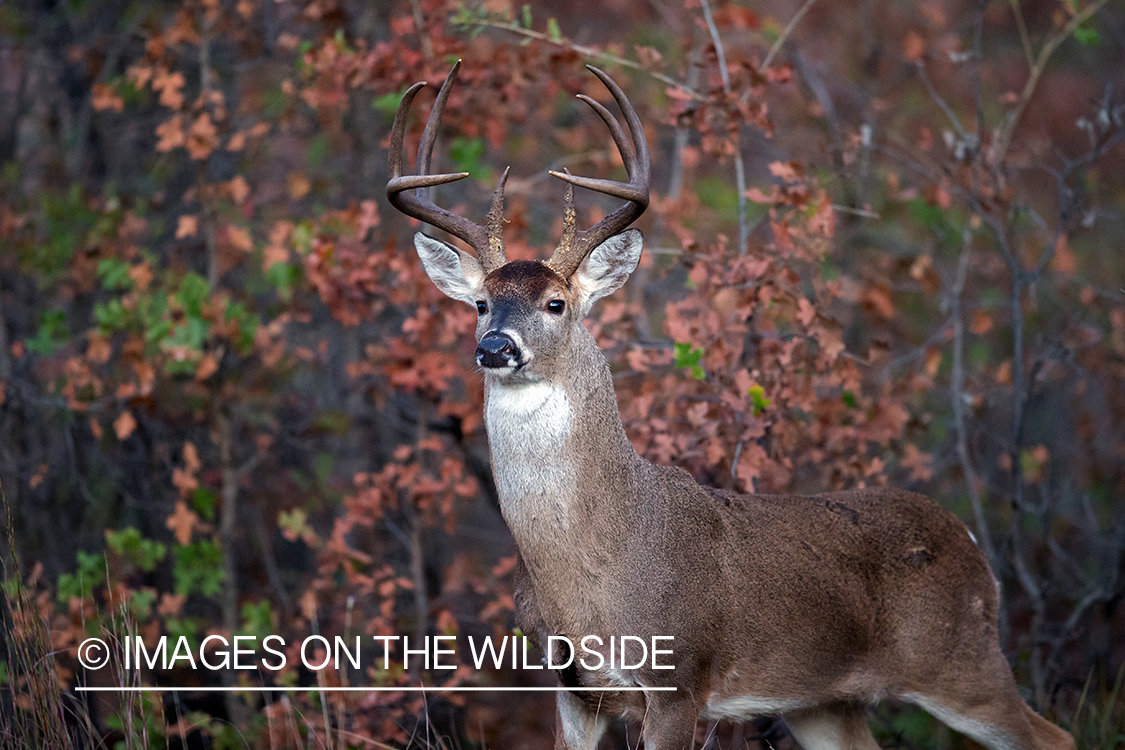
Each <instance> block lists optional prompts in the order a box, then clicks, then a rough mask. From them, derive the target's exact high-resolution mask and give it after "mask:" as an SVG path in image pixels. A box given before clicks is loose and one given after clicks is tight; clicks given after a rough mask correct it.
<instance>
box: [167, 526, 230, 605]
mask: <svg viewBox="0 0 1125 750" xmlns="http://www.w3.org/2000/svg"><path fill="white" fill-rule="evenodd" d="M172 574H173V576H174V577H175V579H176V593H177V594H183V595H185V596H186V595H191V594H195V593H199V594H203V595H204V596H214V595H215V594H217V593H219V589H220V588H221V586H222V583H223V578H224V573H223V553H222V550H220V549H219V547H218V545H217V544H215V542H213V541H211V540H210V539H201V540H200V541H198V542H194V543H192V544H184V545H177V546H176V549H175V564H174V565H173V567H172Z"/></svg>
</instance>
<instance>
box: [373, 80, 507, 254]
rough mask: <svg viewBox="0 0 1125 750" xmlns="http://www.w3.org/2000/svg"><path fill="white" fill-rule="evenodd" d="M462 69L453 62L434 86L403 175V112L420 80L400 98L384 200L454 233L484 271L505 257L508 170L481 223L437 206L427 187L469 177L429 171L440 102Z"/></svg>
mask: <svg viewBox="0 0 1125 750" xmlns="http://www.w3.org/2000/svg"><path fill="white" fill-rule="evenodd" d="M460 68H461V61H460V60H458V61H457V62H456V64H454V66H453V69H452V70H450V71H449V75H447V76H446V77H445V83H443V84H442V85H441V90H440V91H438V95H437V101H435V102H434V107H433V109H432V110H430V117H429V119H428V120H427V121H426V127H425V129H424V130H423V131H422V141H421V143H420V144H419V145H418V160H417V162H416V165H415V172H417V174H414V175H403V173H402V161H403V146H402V141H403V136H404V135H405V134H406V117H407V114H408V113H409V112H410V105H411V103H412V102H413V101H414V97H415V96H416V95H417V94H418V92H419V91H421V90H422V87H423V86H425V85H426V82H425V81H419V82H418V83H416V84H414V85H413V86H411V87H410V88H409V89H407V90H406V94H404V95H403V97H402V101H401V102H400V103H399V105H398V111H397V112H396V113H395V122H394V126H393V127H392V128H391V148H390V156H389V158H388V167H389V171H390V179H389V180H388V181H387V200H388V201H390V203H391V205H392V206H394V207H395V208H397V209H398V210H399V211H402V212H403V213H404V214H406V215H407V216H413V217H414V218H415V219H419V220H421V221H424V222H426V223H427V224H433V225H434V226H435V227H438V228H439V229H444V230H445V231H447V232H449V233H450V234H452V235H453V236H454V237H459V238H460V239H462V240H464V241H465V242H467V243H469V245H470V246H471V247H472V248H473V250H475V251H476V253H477V257H479V258H480V262H481V265H482V266H483V267H484V270H485V273H488V272H489V271H492V270H493V269H496V268H499V267H500V266H502V265H504V264H505V263H506V262H507V257H506V255H505V253H504V238H503V225H504V183H505V182H507V180H508V170H507V169H505V170H504V173H503V174H502V175H500V181H499V182H498V183H497V184H496V191H495V192H494V193H493V194H492V208H491V209H490V210H489V212H488V219H487V223H486V225H485V226H481V225H480V224H477V223H476V222H473V221H470V220H469V219H466V218H465V217H464V216H458V215H457V214H455V213H453V212H452V211H447V210H446V209H444V208H442V207H441V206H438V205H436V204H435V203H434V202H433V200H432V199H431V198H430V188H432V187H434V186H436V185H444V184H445V183H447V182H456V181H457V180H463V179H465V178H466V177H468V176H469V173H468V172H453V173H449V174H430V173H429V172H430V159H431V157H432V155H433V151H434V141H435V140H437V131H438V128H439V127H440V125H441V116H442V113H443V112H444V111H445V103H446V101H448V99H449V92H450V91H451V90H452V88H453V81H454V80H456V78H457V71H458V70H460Z"/></svg>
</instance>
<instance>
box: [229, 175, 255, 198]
mask: <svg viewBox="0 0 1125 750" xmlns="http://www.w3.org/2000/svg"><path fill="white" fill-rule="evenodd" d="M227 187H229V188H230V197H231V198H233V199H234V202H235V203H242V202H243V201H245V200H246V198H247V196H249V195H250V186H249V185H247V184H246V179H245V178H244V177H243V176H242V175H238V176H236V177H235V178H234V179H233V180H231V181H230V182H228V183H227Z"/></svg>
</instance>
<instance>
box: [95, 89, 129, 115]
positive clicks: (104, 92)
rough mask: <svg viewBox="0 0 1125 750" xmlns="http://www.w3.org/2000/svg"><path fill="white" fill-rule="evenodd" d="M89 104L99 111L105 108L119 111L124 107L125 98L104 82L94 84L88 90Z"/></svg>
mask: <svg viewBox="0 0 1125 750" xmlns="http://www.w3.org/2000/svg"><path fill="white" fill-rule="evenodd" d="M90 104H91V105H92V106H93V107H94V109H96V110H97V111H99V112H101V111H103V110H106V109H112V110H113V111H114V112H121V111H122V110H124V109H125V100H124V99H122V98H121V97H120V96H118V95H117V92H116V91H114V90H113V89H112V88H110V87H109V86H107V85H106V84H104V83H95V84H94V86H93V88H92V89H91V90H90Z"/></svg>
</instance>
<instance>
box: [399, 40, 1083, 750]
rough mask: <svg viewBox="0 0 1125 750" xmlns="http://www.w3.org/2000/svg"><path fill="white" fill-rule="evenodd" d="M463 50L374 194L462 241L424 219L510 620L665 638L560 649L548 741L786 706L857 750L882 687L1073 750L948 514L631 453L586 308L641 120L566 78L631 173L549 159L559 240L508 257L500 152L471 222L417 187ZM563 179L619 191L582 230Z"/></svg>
mask: <svg viewBox="0 0 1125 750" xmlns="http://www.w3.org/2000/svg"><path fill="white" fill-rule="evenodd" d="M460 64H461V63H460V61H458V62H457V64H455V65H454V66H453V69H452V70H451V71H450V72H449V74H448V76H447V77H446V78H445V81H444V83H443V84H442V86H441V89H440V90H439V92H438V94H437V99H436V101H435V103H434V105H433V108H432V109H431V111H430V115H429V119H428V120H427V122H426V125H425V128H424V130H423V132H422V136H421V140H420V143H419V147H418V155H417V161H416V169H415V172H416V173H415V174H403V158H404V153H403V139H404V134H405V129H406V122H407V116H408V112H409V110H410V108H411V104H412V102H413V100H414V98H415V96H416V95H417V93H418V92H419V90H420V89H421V88H422V87H423V86H425V85H426V83H425V81H421V82H418V83H416V84H414V85H413V86H411V87H410V88H409V89H408V90H407V91H406V93H405V94H404V95H403V97H402V100H401V103H400V105H399V108H398V112H397V114H396V116H395V119H394V124H393V126H392V130H391V137H390V146H389V163H388V166H389V178H388V182H387V188H386V192H387V198H388V200H389V202H390V203H391V205H392V206H394V208H396V209H397V210H398V211H401V212H402V213H404V214H406V215H407V216H410V217H413V218H415V219H418V220H420V221H422V222H423V223H425V224H430V225H432V226H434V227H437V228H439V229H442V230H444V231H445V232H448V233H449V234H450V235H452V236H454V237H457V238H459V239H460V240H462V241H464V242H465V243H466V244H467V245H469V247H470V248H471V249H472V250H473V253H469V252H466V251H464V250H461V249H459V248H458V247H455V246H454V245H452V244H449V243H446V242H443V241H441V240H437V239H434V238H432V237H430V236H428V235H426V234H424V233H422V232H418V233H416V234H415V235H414V245H415V248H416V250H417V252H418V255H419V256H420V258H421V262H422V265H423V267H424V269H425V272H426V274H427V275H428V276H429V278H430V279H431V280H432V281H433V283H434V284H435V285H436V286H437V288H438V289H439V290H441V291H442V292H443V293H445V294H446V295H448V296H449V297H452V298H453V299H455V300H460V301H462V302H465V303H468V304H469V305H473V306H474V307H476V309H477V313H478V323H477V328H476V341H477V348H476V357H475V358H476V364H477V366H478V368H479V371H480V372H481V373H482V374H483V386H484V404H485V406H484V412H485V426H486V430H487V434H488V443H489V452H490V456H491V462H492V471H493V475H494V478H495V480H496V491H497V495H498V499H499V506H500V511H501V513H502V515H503V517H504V520H505V522H506V524H507V525H508V527H509V529H510V530H511V533H512V536H513V538H514V540H515V544H516V549H517V569H516V575H515V579H516V580H515V597H514V601H515V609H516V622H517V624H518V625H519V627H520V628H521V629H522V631H523V632H524V633H525V634H527V635H528V636H529V637H530V638H532V639H534V640H535V641H536V642H537V643H538V644H539V645H540V646H542V645H543V644H547V643H552V641H551V640H550V639H551V637H552V636H556V637H557V636H565V637H567V638H570V639H572V640H575V641H577V640H578V639H581V638H583V637H585V636H587V635H591V634H596V635H598V636H599V637H601V638H602V639H608V638H609V637H611V636H614V635H621V634H629V635H633V636H639V637H642V638H644V639H646V640H647V639H648V638H650V637H652V636H663V637H668V636H671V640H668V641H662V642H661V643H664V644H668V643H671V644H673V654H674V655H673V656H672V657H663V658H670V660H671V665H672V666H674V669H660V668H659V666H662V665H657V664H656V662H655V660H653V661H652V663H648V662H645V663H643V664H641V665H640V666H637V667H636V668H617V669H587V668H585V666H584V665H580V664H578V663H574V664H570V665H568V666H567V667H566V668H565V669H561V670H559V671H558V678H559V680H560V682H561V687H560V690H559V692H558V693H557V700H556V712H555V713H556V730H555V747H556V748H558V749H559V750H593V749H594V748H596V747H597V745H598V741H599V738H600V737H601V736H602V734H603V732H604V731H605V730H606V728H607V726H608V725H609V722H610V721H611V720H613V719H616V718H624V719H627V720H634V721H638V722H640V724H641V732H642V738H643V743H644V747H645V748H647V749H649V750H682V749H683V748H692V747H693V746H694V736H695V727H696V722H697V721H698V720H699V719H700V718H704V719H710V720H739V721H741V720H746V719H751V718H755V717H760V716H780V717H781V718H782V720H783V721H784V722H785V724H786V725H787V726H788V728H789V730H790V732H791V734H792V735H793V737H794V739H795V740H796V741H797V742H798V743H799V744H800V745H801V747H803V748H804V749H805V750H871V749H873V748H878V745H877V744H876V741H875V739H874V737H873V735H872V733H871V730H870V729H869V727H868V723H867V720H866V716H865V711H866V708H867V706H868V705H870V704H873V703H876V702H878V701H882V700H887V699H891V700H896V701H901V702H905V703H907V704H913V705H915V706H918V707H920V708H922V709H923V710H925V711H927V712H929V713H930V714H932V715H933V716H935V717H936V718H937V719H938V720H940V721H941V722H943V723H945V724H947V725H948V726H949V727H950V728H952V729H954V730H955V731H957V732H960V733H962V734H965V735H967V736H969V737H971V738H972V739H973V740H975V741H976V742H978V743H980V744H981V745H984V746H985V747H987V748H990V749H991V750H1049V749H1050V750H1055V749H1058V748H1066V749H1070V750H1072V749H1073V748H1074V747H1075V745H1074V741H1073V739H1072V738H1071V736H1070V734H1069V733H1067V732H1066V731H1064V730H1063V729H1061V728H1059V727H1058V726H1056V725H1054V724H1052V723H1050V722H1049V721H1047V720H1046V719H1044V718H1043V717H1041V716H1040V715H1039V714H1037V713H1036V712H1035V711H1034V710H1032V709H1031V707H1030V706H1028V705H1027V704H1026V703H1025V702H1024V701H1023V699H1022V698H1021V697H1020V693H1019V691H1018V690H1017V687H1016V683H1015V680H1014V679H1013V676H1012V672H1011V669H1010V667H1009V665H1008V662H1007V660H1006V659H1005V656H1004V654H1003V652H1002V650H1001V647H1000V642H999V636H998V632H997V609H998V598H999V585H998V583H997V580H996V578H995V577H994V576H993V574H992V571H991V569H990V567H989V564H988V561H987V560H986V558H985V556H984V555H983V554H982V552H981V551H980V549H978V547H977V545H976V544H975V540H974V539H973V538H972V535H971V533H970V531H969V529H968V528H967V527H966V526H965V525H964V523H962V522H961V521H960V520H959V519H958V518H957V517H956V516H954V515H953V514H952V513H951V512H949V511H947V510H945V509H943V508H942V507H940V506H939V505H937V504H936V503H934V502H933V501H932V500H930V499H929V498H927V497H925V496H922V495H919V494H915V493H912V492H907V491H904V490H897V489H888V488H885V487H870V488H866V489H856V490H851V491H834V492H827V493H824V494H818V495H811V496H806V495H788V494H741V493H737V492H734V491H730V490H724V489H717V488H712V487H707V486H702V485H700V484H698V483H697V482H696V481H695V480H694V479H693V478H692V477H691V475H689V474H688V473H687V472H686V471H684V470H683V469H680V468H677V467H674V466H659V465H655V464H653V463H651V462H649V461H648V460H646V459H645V458H643V457H642V456H640V455H638V453H637V451H636V450H635V449H634V447H633V445H632V444H631V443H630V441H629V439H628V437H627V436H626V433H625V429H624V427H623V425H622V422H621V417H620V413H619V411H618V402H617V397H616V394H615V392H614V386H613V380H612V377H611V373H610V369H609V365H608V364H607V361H606V359H605V357H604V355H603V354H602V352H601V350H600V349H599V347H598V345H597V343H596V342H595V340H594V338H593V336H592V335H591V334H590V332H589V331H588V330H587V329H586V327H585V325H584V324H583V322H582V321H583V318H584V317H585V315H586V314H587V313H588V312H589V310H590V308H591V306H592V305H593V304H594V303H595V302H596V301H597V300H599V299H601V298H602V297H605V296H607V295H609V294H612V293H613V292H615V291H616V290H618V289H619V288H620V287H621V286H622V285H623V284H624V283H625V281H626V279H628V278H629V276H630V274H631V273H632V272H633V270H634V269H635V268H636V266H637V264H638V261H639V259H640V255H641V248H642V244H643V239H642V235H641V233H640V232H639V231H638V230H637V229H629V228H628V226H629V225H630V224H631V223H632V222H633V221H634V220H636V219H637V218H638V217H639V216H640V215H641V214H642V212H643V211H644V210H645V209H646V208H647V206H648V203H649V176H650V171H651V169H650V166H651V165H650V161H651V159H650V154H649V147H648V143H647V141H646V138H645V132H644V128H643V127H642V124H641V121H640V119H639V118H638V116H637V113H636V112H635V110H634V109H633V107H632V105H631V104H630V102H629V100H628V98H627V97H626V96H625V93H624V92H623V91H622V90H621V88H620V87H619V86H618V85H617V84H616V83H615V82H614V81H613V80H612V79H611V78H610V76H608V75H607V74H606V73H605V72H603V71H601V70H599V69H598V68H595V67H593V66H587V67H588V68H589V70H590V71H591V72H592V73H593V74H594V75H595V76H597V78H599V79H600V80H601V81H602V83H603V84H604V85H605V87H606V88H607V89H608V91H609V93H610V94H611V95H612V97H613V99H614V100H615V101H616V103H617V106H618V108H619V109H620V110H621V112H622V114H623V115H624V119H625V121H626V124H627V126H628V130H629V136H628V137H627V136H626V134H625V132H624V130H623V128H622V127H621V125H620V123H619V122H618V120H617V118H616V117H615V116H614V115H612V114H611V113H610V112H609V110H608V109H607V108H606V107H605V106H603V105H602V104H600V103H599V102H597V101H596V100H594V99H592V98H590V97H588V96H585V95H582V94H580V95H579V96H578V98H580V99H582V100H583V101H585V102H586V103H587V104H588V105H589V106H590V107H591V108H593V110H594V112H595V113H596V114H597V115H598V116H599V117H600V118H601V120H602V121H603V122H604V123H605V125H606V126H607V127H608V129H609V132H610V135H611V137H612V139H613V141H614V143H615V144H616V147H617V150H618V152H619V153H620V155H621V159H622V162H623V164H624V167H625V171H626V172H627V175H628V182H618V181H613V180H608V179H594V178H589V177H582V176H577V175H572V174H570V172H569V171H568V170H563V171H562V172H558V171H551V172H550V174H551V175H552V176H554V177H556V178H558V179H560V180H562V181H564V182H566V183H567V187H566V197H565V205H564V211H563V228H562V236H561V238H560V241H559V244H558V247H557V248H556V250H555V251H554V253H553V254H552V255H551V257H550V259H549V260H547V261H540V260H513V261H508V260H507V257H506V254H505V250H504V242H503V236H502V234H503V232H502V229H503V221H504V219H503V211H504V186H505V182H506V180H507V178H508V172H509V170H508V169H505V170H504V172H503V174H501V176H500V178H499V181H498V183H497V186H496V189H495V191H494V193H493V198H492V203H491V208H490V210H489V212H488V214H487V218H486V221H485V223H484V224H483V225H481V224H478V223H476V222H474V221H471V220H470V219H468V218H465V217H463V216H460V215H457V214H454V213H452V212H450V211H448V210H446V209H444V208H441V207H439V206H437V205H436V204H435V203H434V202H433V200H432V198H431V196H430V191H431V189H432V188H433V187H435V186H438V185H442V184H446V183H450V182H453V181H455V180H460V179H463V178H465V177H467V176H468V173H467V172H457V173H449V174H431V173H430V161H431V156H432V152H433V147H434V142H435V139H436V137H437V133H438V129H439V126H440V123H441V117H442V113H443V112H444V109H445V106H446V102H447V100H448V98H449V93H450V90H451V87H452V85H453V82H454V80H455V79H456V76H457V71H458V69H459V67H460ZM630 141H631V143H630ZM574 187H581V188H585V189H587V190H591V191H594V192H597V193H602V194H605V195H608V196H611V197H613V198H615V199H618V200H622V201H624V204H623V205H621V206H620V207H618V208H617V209H616V210H614V211H612V212H611V213H609V214H607V215H606V216H604V218H602V219H601V220H600V221H597V223H595V224H594V225H593V226H591V227H589V228H587V229H579V228H578V227H577V219H576V213H575V208H574ZM556 663H561V661H559V660H556ZM628 666H629V667H632V666H633V665H631V664H630V665H628Z"/></svg>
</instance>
